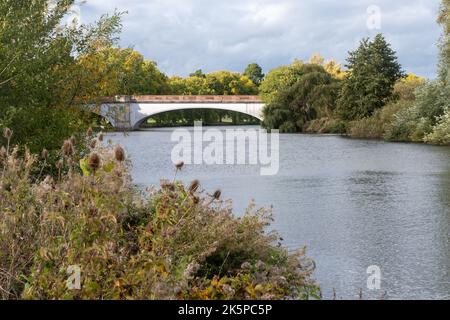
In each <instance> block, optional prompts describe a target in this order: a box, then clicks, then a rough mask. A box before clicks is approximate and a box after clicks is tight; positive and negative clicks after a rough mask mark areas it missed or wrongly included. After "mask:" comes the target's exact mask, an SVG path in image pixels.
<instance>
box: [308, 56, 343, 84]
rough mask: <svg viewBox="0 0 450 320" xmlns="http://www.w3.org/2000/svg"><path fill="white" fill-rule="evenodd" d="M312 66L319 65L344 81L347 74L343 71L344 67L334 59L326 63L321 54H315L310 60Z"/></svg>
mask: <svg viewBox="0 0 450 320" xmlns="http://www.w3.org/2000/svg"><path fill="white" fill-rule="evenodd" d="M309 63H310V64H317V65H319V66H322V67H323V68H324V69H325V71H326V72H328V73H329V74H330V75H331V76H332V77H334V78H336V79H340V80H342V79H344V78H345V76H346V72H345V71H344V70H342V66H341V65H340V64H339V63H337V62H336V61H334V60H333V59H331V60H328V61H325V58H324V57H323V56H322V55H321V54H320V53H315V54H313V55H312V56H311V58H309Z"/></svg>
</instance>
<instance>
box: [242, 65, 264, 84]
mask: <svg viewBox="0 0 450 320" xmlns="http://www.w3.org/2000/svg"><path fill="white" fill-rule="evenodd" d="M244 76H246V77H247V78H249V79H250V80H252V81H253V83H254V84H256V85H257V86H259V85H260V84H261V82H262V80H263V79H264V73H263V72H262V68H261V67H260V66H259V65H258V64H257V63H251V64H249V65H248V66H247V68H245V71H244Z"/></svg>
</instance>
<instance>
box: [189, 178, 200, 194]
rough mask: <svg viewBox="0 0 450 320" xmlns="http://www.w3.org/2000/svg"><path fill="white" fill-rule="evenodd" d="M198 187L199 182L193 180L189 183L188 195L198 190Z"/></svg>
mask: <svg viewBox="0 0 450 320" xmlns="http://www.w3.org/2000/svg"><path fill="white" fill-rule="evenodd" d="M199 186H200V181H198V180H194V181H192V182H191V185H190V186H189V193H191V194H192V193H194V192H196V191H197V190H198V187H199Z"/></svg>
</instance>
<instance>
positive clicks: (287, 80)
mask: <svg viewBox="0 0 450 320" xmlns="http://www.w3.org/2000/svg"><path fill="white" fill-rule="evenodd" d="M315 67H316V66H314V68H315ZM307 68H313V66H310V67H307ZM305 72H306V71H305V67H304V64H303V62H301V61H299V60H296V61H294V62H293V63H292V64H291V65H289V66H281V67H278V68H276V69H273V70H271V71H270V72H269V73H268V74H267V75H266V77H265V78H264V80H263V82H262V83H261V86H260V87H259V93H260V95H261V98H262V99H263V101H264V102H265V103H266V104H270V103H272V102H273V101H274V100H275V98H276V97H277V95H278V93H279V92H281V91H283V90H285V89H286V88H289V87H292V86H293V85H294V84H295V83H296V82H297V80H298V79H299V78H300V77H301V76H303V74H304V73H305Z"/></svg>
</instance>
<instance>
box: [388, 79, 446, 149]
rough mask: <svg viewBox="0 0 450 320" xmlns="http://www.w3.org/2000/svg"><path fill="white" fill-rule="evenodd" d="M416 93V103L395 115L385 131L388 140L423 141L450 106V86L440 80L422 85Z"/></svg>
mask: <svg viewBox="0 0 450 320" xmlns="http://www.w3.org/2000/svg"><path fill="white" fill-rule="evenodd" d="M415 95H416V101H415V102H414V104H413V105H412V106H410V107H409V108H405V109H402V110H400V111H399V112H398V113H397V114H396V115H395V116H394V120H393V121H392V124H391V125H390V126H389V127H388V128H387V130H386V133H385V138H386V139H387V140H391V141H413V142H422V141H423V139H424V138H425V136H426V135H428V134H430V133H431V132H432V131H433V127H434V126H435V125H436V124H437V121H438V119H440V117H441V116H442V115H443V113H444V111H445V110H446V108H450V87H449V86H446V85H445V84H443V83H442V82H440V81H432V82H429V83H426V84H425V85H423V86H420V87H419V88H418V89H417V90H416V92H415Z"/></svg>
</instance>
